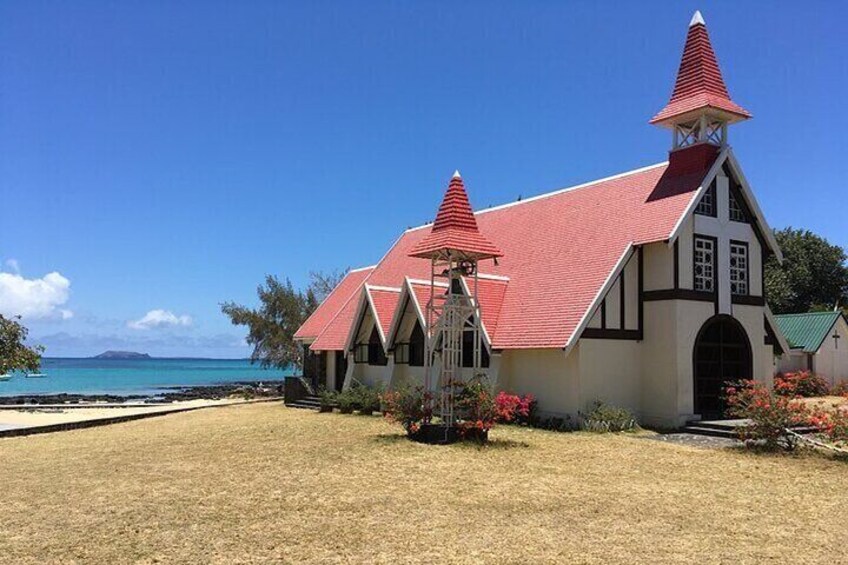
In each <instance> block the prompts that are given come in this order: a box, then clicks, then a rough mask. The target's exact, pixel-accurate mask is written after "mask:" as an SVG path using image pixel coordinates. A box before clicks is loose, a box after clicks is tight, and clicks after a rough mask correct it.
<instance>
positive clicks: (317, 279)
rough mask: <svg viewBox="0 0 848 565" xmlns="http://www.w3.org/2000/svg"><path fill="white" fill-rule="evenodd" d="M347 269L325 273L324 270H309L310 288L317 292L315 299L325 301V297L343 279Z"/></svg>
mask: <svg viewBox="0 0 848 565" xmlns="http://www.w3.org/2000/svg"><path fill="white" fill-rule="evenodd" d="M347 271H348V270H347V269H345V270H344V271H339V270H335V271H331V272H329V273H325V272H323V271H310V272H309V278H310V283H309V288H310V289H311V290H312V292H313V293H314V294H315V299H316V300H318V302H319V303H321V302H324V299H325V298H327V296H328V295H329V294H330V293H331V292H333V289H334V288H336V287H337V286H338V285H339V283H340V282H342V279H343V278H345V275H346V274H347Z"/></svg>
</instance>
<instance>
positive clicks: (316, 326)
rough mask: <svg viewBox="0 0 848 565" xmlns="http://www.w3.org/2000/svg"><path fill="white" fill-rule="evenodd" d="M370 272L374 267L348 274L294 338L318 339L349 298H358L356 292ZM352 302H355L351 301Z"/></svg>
mask: <svg viewBox="0 0 848 565" xmlns="http://www.w3.org/2000/svg"><path fill="white" fill-rule="evenodd" d="M372 270H374V267H365V268H364V269H356V270H353V271H350V272H348V274H347V275H345V277H344V278H343V279H342V280H341V282H339V284H338V285H337V286H336V288H334V289H333V291H332V292H331V293H330V294H329V295H327V298H325V299H324V301H323V302H322V303H321V304H320V305H319V306H318V308H317V309H316V310H315V311H314V312H313V313H312V315H311V316H309V318H307V319H306V321H305V322H304V323H303V325H302V326H300V327H299V328H298V329H297V332H296V333H295V334H294V338H295V339H310V338H316V337H318V336H319V335H320V334H321V332H322V331H323V330H324V328H326V327H327V324H329V323H330V322H331V321H332V320H333V318H334V317H335V316H336V314H338V313H339V311H340V310H341V309H342V308H343V307H344V305H345V304H346V303H347V302H348V301H349V300H351V298H353V297H355V296H358V293H357V291H358V290H359V289H360V288H361V287H362V283H364V282H365V279H366V278H367V277H368V275H369V274H371V271H372ZM353 302H356V301H355V300H353ZM354 307H355V306H354Z"/></svg>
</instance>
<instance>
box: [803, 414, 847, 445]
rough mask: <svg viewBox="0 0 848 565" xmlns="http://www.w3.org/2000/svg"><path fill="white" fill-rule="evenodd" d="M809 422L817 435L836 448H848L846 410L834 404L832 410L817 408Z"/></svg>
mask: <svg viewBox="0 0 848 565" xmlns="http://www.w3.org/2000/svg"><path fill="white" fill-rule="evenodd" d="M809 423H810V425H811V426H812V427H814V428H816V430H817V432H818V434H819V436H821V438H822V439H824V440H825V441H827V442H830V443H832V444H834V445H835V446H836V447H838V448H848V410H846V409H845V408H843V407H841V406H839V405H834V406H833V410H830V411H828V410H817V411H816V412H814V413H813V414H812V415H811V416H810V418H809Z"/></svg>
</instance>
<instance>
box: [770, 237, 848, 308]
mask: <svg viewBox="0 0 848 565" xmlns="http://www.w3.org/2000/svg"><path fill="white" fill-rule="evenodd" d="M774 235H775V237H776V239H777V243H778V245H780V249H781V250H782V251H783V257H784V261H783V265H779V264H778V263H777V260H776V259H775V258H774V257H770V258H769V260H768V261H767V262H766V265H765V280H764V281H763V284H764V286H765V293H766V298H767V299H768V302H769V305H770V306H771V308H772V309H773V310H774V311H775V312H776V313H778V314H787V313H798V312H809V311H810V310H832V309H833V307H834V306H835V305H842V306H845V305H846V298H848V266H846V259H848V256H846V254H845V250H843V249H842V248H841V247H840V246H838V245H832V244H830V243H829V242H828V241H827V240H826V239H824V238H822V237H820V236H818V235H816V234H814V233H812V232H811V231H809V230H796V229H792V228H791V227H788V228H785V229H782V230H779V231H775V233H774Z"/></svg>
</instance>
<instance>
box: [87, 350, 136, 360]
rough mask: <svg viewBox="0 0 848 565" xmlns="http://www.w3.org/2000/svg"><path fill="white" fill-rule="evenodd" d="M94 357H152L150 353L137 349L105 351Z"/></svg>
mask: <svg viewBox="0 0 848 565" xmlns="http://www.w3.org/2000/svg"><path fill="white" fill-rule="evenodd" d="M94 359H150V355H148V354H147V353H137V352H135V351H104V352H103V353H101V354H100V355H95V356H94Z"/></svg>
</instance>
